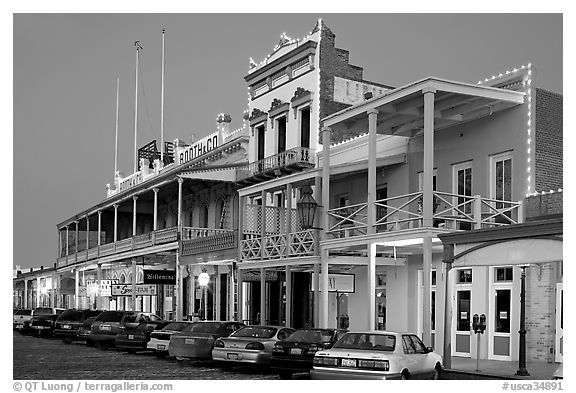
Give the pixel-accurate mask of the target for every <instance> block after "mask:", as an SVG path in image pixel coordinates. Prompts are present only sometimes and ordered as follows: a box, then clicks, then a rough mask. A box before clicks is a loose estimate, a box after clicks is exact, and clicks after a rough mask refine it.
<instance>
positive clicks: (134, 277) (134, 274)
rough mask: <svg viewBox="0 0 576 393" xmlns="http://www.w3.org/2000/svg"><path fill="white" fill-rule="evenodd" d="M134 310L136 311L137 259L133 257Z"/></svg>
mask: <svg viewBox="0 0 576 393" xmlns="http://www.w3.org/2000/svg"><path fill="white" fill-rule="evenodd" d="M132 311H136V259H132Z"/></svg>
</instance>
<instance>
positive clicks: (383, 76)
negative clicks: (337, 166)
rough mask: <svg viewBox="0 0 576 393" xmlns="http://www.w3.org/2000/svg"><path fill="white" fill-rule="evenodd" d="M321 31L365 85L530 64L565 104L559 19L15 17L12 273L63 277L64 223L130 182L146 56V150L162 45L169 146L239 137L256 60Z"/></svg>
mask: <svg viewBox="0 0 576 393" xmlns="http://www.w3.org/2000/svg"><path fill="white" fill-rule="evenodd" d="M318 18H322V20H323V22H324V23H325V24H326V25H327V26H328V27H329V28H330V29H331V30H332V31H333V32H334V33H335V34H336V46H337V47H340V48H343V49H347V50H349V51H350V63H351V64H354V65H357V66H361V67H363V68H364V79H366V80H369V81H373V82H380V83H383V84H387V85H391V86H402V85H404V84H407V83H409V82H412V81H415V80H418V79H421V78H423V77H427V76H435V77H440V78H446V79H450V80H456V81H462V82H468V83H476V82H478V81H479V80H484V78H486V77H491V76H492V75H497V74H499V73H501V72H505V71H506V70H511V69H513V68H515V67H519V66H521V65H526V64H528V63H532V64H533V65H534V66H535V67H536V72H537V74H536V84H537V85H538V86H539V87H542V88H544V89H547V90H551V91H555V92H558V93H563V52H562V49H563V18H562V15H561V14H464V15H461V14H384V13H380V14H330V13H315V14H125V13H124V14H110V13H108V14H69V13H68V14H58V13H52V14H29V13H27V14H18V13H15V14H14V16H13V31H12V34H13V36H12V44H13V102H12V103H13V133H12V138H13V141H12V142H13V146H12V153H13V162H12V164H13V195H12V196H13V232H12V236H13V265H20V266H21V267H23V268H29V267H32V266H34V267H37V266H41V265H42V266H45V267H50V266H53V264H54V262H55V260H56V256H57V249H58V237H57V231H56V224H57V223H59V222H62V221H64V220H65V219H67V218H69V217H72V216H74V215H75V214H78V213H80V212H82V211H83V210H85V209H88V208H90V207H91V206H93V205H94V204H96V203H98V202H100V201H102V200H103V199H105V196H106V183H112V182H113V173H114V136H115V111H116V80H117V78H119V79H120V93H119V95H120V100H119V108H120V115H119V137H118V138H119V141H118V155H119V158H118V169H119V170H120V171H121V172H124V174H126V175H128V174H131V173H132V169H133V151H134V150H133V149H134V144H133V143H134V98H135V97H134V95H135V94H134V90H135V62H136V50H135V47H134V42H135V41H137V40H138V41H139V42H140V44H141V45H142V47H143V50H142V51H141V54H140V73H141V79H140V82H139V91H140V94H139V98H138V100H139V117H138V124H139V127H138V128H139V129H138V146H139V147H140V146H142V145H144V144H146V143H147V142H150V141H151V140H153V139H157V140H160V97H161V94H160V86H161V39H162V35H161V33H162V29H163V28H164V29H166V36H165V89H164V90H165V100H164V136H165V140H173V139H175V138H183V139H185V140H186V139H187V138H188V139H189V138H190V136H191V134H194V135H195V136H196V137H198V138H199V137H202V136H204V135H207V134H209V133H210V132H213V131H214V130H215V128H216V117H217V115H218V114H219V113H222V112H224V113H228V114H230V115H231V116H232V125H231V127H232V129H236V128H239V127H240V126H241V125H242V113H243V111H244V110H245V109H247V105H248V93H247V86H246V83H245V82H244V79H243V78H244V76H246V74H247V73H248V69H249V59H250V58H253V59H254V60H255V61H256V62H257V63H258V62H260V61H261V60H262V59H264V57H265V56H266V55H267V54H269V53H271V52H272V49H273V47H274V46H275V45H276V44H277V43H278V41H279V39H280V35H281V34H282V33H286V34H287V35H288V36H290V37H292V38H302V37H304V36H306V35H307V34H308V33H309V32H310V31H311V30H312V28H313V27H314V25H315V24H316V21H317V20H318Z"/></svg>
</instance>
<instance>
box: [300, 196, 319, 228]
mask: <svg viewBox="0 0 576 393" xmlns="http://www.w3.org/2000/svg"><path fill="white" fill-rule="evenodd" d="M300 194H301V197H300V200H299V201H298V202H297V203H296V210H297V211H298V218H300V224H301V225H302V228H303V229H311V228H313V227H314V217H316V208H317V207H318V203H316V201H315V200H314V198H313V197H312V188H310V186H309V185H305V186H304V187H302V188H301V189H300Z"/></svg>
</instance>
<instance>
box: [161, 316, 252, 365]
mask: <svg viewBox="0 0 576 393" xmlns="http://www.w3.org/2000/svg"><path fill="white" fill-rule="evenodd" d="M243 326H244V324H243V323H240V322H235V321H229V322H217V321H198V322H195V323H193V324H191V325H189V326H186V327H185V328H184V329H183V330H182V331H181V332H180V333H175V334H173V335H172V336H171V337H170V347H169V348H168V352H169V353H170V356H174V357H176V359H178V360H182V359H184V358H193V359H212V348H213V347H214V342H215V341H216V339H218V338H220V337H228V336H229V335H230V334H232V333H234V331H236V330H238V329H240V328H241V327H243Z"/></svg>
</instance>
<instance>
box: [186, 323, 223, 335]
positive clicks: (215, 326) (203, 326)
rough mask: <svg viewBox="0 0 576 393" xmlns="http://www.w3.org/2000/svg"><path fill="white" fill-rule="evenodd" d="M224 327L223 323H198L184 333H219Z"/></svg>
mask: <svg viewBox="0 0 576 393" xmlns="http://www.w3.org/2000/svg"><path fill="white" fill-rule="evenodd" d="M222 325H223V324H222V323H221V322H198V323H193V324H191V325H190V326H187V327H186V329H184V330H183V331H184V332H194V333H218V331H219V330H220V328H221V327H222Z"/></svg>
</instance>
